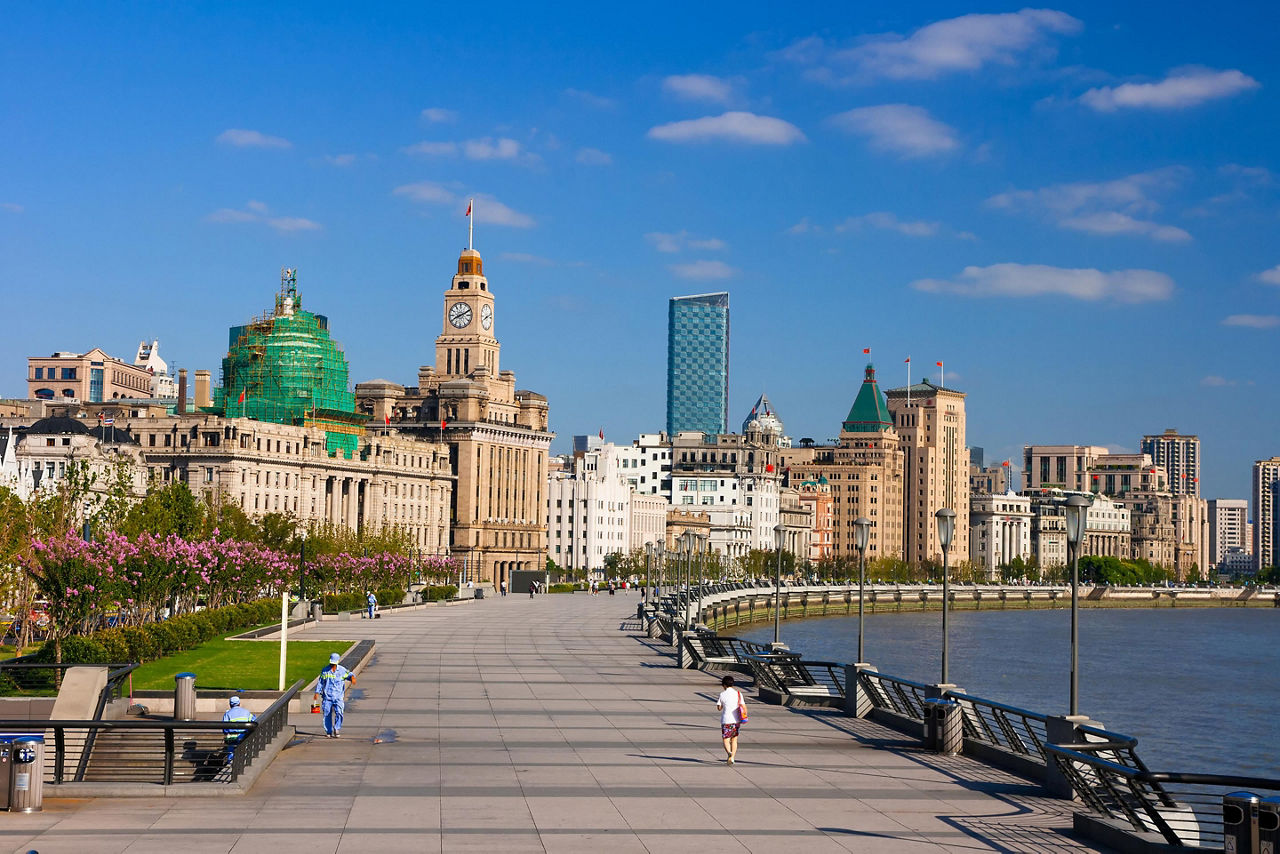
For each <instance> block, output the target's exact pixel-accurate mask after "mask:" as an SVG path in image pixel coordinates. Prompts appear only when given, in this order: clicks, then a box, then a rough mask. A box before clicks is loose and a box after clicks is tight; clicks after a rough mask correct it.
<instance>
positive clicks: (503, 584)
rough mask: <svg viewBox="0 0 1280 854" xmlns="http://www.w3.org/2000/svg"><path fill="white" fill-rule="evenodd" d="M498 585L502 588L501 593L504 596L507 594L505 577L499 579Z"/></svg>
mask: <svg viewBox="0 0 1280 854" xmlns="http://www.w3.org/2000/svg"><path fill="white" fill-rule="evenodd" d="M498 586H499V587H501V588H502V595H503V596H506V595H507V580H506V579H505V578H504V579H502V581H500V582H499V583H498Z"/></svg>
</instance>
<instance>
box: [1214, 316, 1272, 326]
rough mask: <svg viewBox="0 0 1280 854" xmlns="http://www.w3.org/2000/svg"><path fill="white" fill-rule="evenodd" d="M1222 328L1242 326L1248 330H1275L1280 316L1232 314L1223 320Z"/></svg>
mask: <svg viewBox="0 0 1280 854" xmlns="http://www.w3.org/2000/svg"><path fill="white" fill-rule="evenodd" d="M1222 325H1223V326H1244V327H1246V328H1248V329H1275V328H1276V327H1277V326H1280V316H1278V315H1274V314H1233V315H1231V316H1230V317H1227V318H1224V319H1223V321H1222Z"/></svg>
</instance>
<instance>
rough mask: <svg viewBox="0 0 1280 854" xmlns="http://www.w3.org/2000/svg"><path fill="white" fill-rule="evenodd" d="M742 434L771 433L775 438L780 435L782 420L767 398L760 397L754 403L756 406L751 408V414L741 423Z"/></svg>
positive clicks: (766, 396) (764, 395)
mask: <svg viewBox="0 0 1280 854" xmlns="http://www.w3.org/2000/svg"><path fill="white" fill-rule="evenodd" d="M742 432H743V433H771V434H774V435H777V436H781V435H782V419H781V418H779V417H778V413H777V412H775V411H774V409H773V404H772V403H770V402H769V396H768V395H766V394H762V395H760V399H759V400H757V401H756V405H755V406H753V407H751V414H750V415H748V416H747V418H746V420H745V421H743V422H742Z"/></svg>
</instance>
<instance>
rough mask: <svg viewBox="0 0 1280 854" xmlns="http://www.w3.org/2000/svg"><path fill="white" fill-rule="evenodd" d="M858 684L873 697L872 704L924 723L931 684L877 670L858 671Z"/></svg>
mask: <svg viewBox="0 0 1280 854" xmlns="http://www.w3.org/2000/svg"><path fill="white" fill-rule="evenodd" d="M858 684H859V685H860V686H861V687H862V689H863V691H865V692H866V694H867V696H868V697H870V698H871V704H872V705H873V706H874V707H875V708H877V709H885V710H887V711H890V712H893V713H894V714H895V715H898V716H899V717H903V718H909V719H910V720H913V721H917V722H919V723H920V724H923V723H924V709H925V705H924V701H925V699H927V696H928V695H927V690H928V687H929V686H928V685H925V684H924V683H923V682H912V681H911V680H910V679H902V678H900V677H898V676H890V675H888V674H886V673H880V672H878V671H875V670H863V671H860V672H859V673H858Z"/></svg>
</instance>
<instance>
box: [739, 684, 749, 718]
mask: <svg viewBox="0 0 1280 854" xmlns="http://www.w3.org/2000/svg"><path fill="white" fill-rule="evenodd" d="M748 720H750V718H748V717H747V703H746V701H745V700H743V699H742V692H741V691H739V692H738V723H740V724H745V723H746V722H747V721H748Z"/></svg>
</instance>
